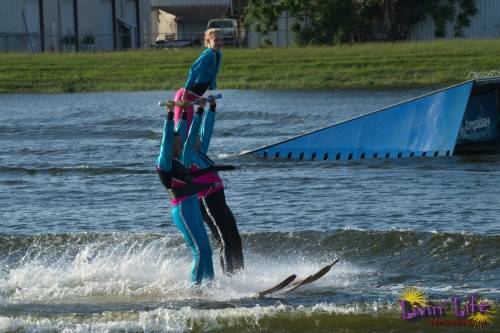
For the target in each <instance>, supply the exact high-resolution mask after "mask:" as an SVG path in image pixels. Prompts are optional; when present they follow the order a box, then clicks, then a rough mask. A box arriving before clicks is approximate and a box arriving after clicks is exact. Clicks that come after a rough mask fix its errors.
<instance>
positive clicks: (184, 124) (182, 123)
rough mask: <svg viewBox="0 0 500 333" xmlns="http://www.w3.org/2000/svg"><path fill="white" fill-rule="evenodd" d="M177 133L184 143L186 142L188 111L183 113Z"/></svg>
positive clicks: (176, 129) (178, 123)
mask: <svg viewBox="0 0 500 333" xmlns="http://www.w3.org/2000/svg"><path fill="white" fill-rule="evenodd" d="M175 131H176V132H177V133H179V134H180V136H181V139H182V142H186V138H187V113H186V111H183V112H182V115H181V119H179V121H178V122H177V127H176V128H175Z"/></svg>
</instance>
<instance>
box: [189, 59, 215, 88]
mask: <svg viewBox="0 0 500 333" xmlns="http://www.w3.org/2000/svg"><path fill="white" fill-rule="evenodd" d="M214 66H215V65H214V64H213V56H212V55H211V54H210V52H207V51H204V52H203V53H202V54H201V55H200V56H199V57H198V59H196V61H195V62H194V64H193V65H192V66H191V68H190V69H189V75H188V78H187V80H186V84H185V85H184V88H185V89H187V90H191V88H193V85H194V84H195V82H196V79H197V78H198V77H200V78H201V79H202V80H204V79H205V77H206V76H207V73H205V72H207V70H209V68H213V67H214ZM206 82H208V80H207V81H206Z"/></svg>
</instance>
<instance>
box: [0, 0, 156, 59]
mask: <svg viewBox="0 0 500 333" xmlns="http://www.w3.org/2000/svg"><path fill="white" fill-rule="evenodd" d="M150 30H151V4H150V0H9V1H7V0H2V1H0V52H26V51H28V52H47V51H73V50H74V51H85V50H99V51H105V50H114V49H126V48H140V47H149V45H150V44H151V31H150Z"/></svg>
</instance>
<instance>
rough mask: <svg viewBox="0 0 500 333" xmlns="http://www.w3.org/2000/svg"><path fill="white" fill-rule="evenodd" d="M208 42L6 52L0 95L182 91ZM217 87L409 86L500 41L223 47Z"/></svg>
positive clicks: (485, 63)
mask: <svg viewBox="0 0 500 333" xmlns="http://www.w3.org/2000/svg"><path fill="white" fill-rule="evenodd" d="M201 51H202V48H191V49H178V50H175V49H174V50H171V49H161V50H131V51H120V52H100V53H41V54H21V53H4V54H0V93H2V94H9V93H71V92H116V91H124V92H126V91H151V90H176V89H177V88H179V87H180V86H182V85H183V83H184V80H185V78H186V76H187V72H188V69H189V67H190V66H191V64H192V62H193V61H194V60H195V59H196V57H197V56H198V55H199V53H200V52H201ZM223 54H224V55H223V66H222V69H221V72H220V74H219V77H218V80H217V81H218V87H217V90H222V89H266V90H299V89H300V90H318V89H320V90H325V91H331V90H386V89H387V90H393V89H397V90H406V89H418V88H428V87H431V88H434V87H438V88H439V87H443V86H447V85H453V84H456V83H460V82H463V81H467V80H468V79H470V78H471V73H473V72H489V71H490V72H497V71H498V70H499V69H500V57H498V54H500V39H492V40H450V41H432V42H422V41H420V42H398V43H366V44H356V45H340V46H322V47H304V48H295V47H292V48H259V49H230V48H227V49H224V51H223Z"/></svg>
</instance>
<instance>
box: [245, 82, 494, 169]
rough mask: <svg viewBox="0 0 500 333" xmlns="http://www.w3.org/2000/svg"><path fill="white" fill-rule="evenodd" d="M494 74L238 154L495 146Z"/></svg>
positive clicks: (388, 153)
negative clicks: (490, 76) (492, 76)
mask: <svg viewBox="0 0 500 333" xmlns="http://www.w3.org/2000/svg"><path fill="white" fill-rule="evenodd" d="M499 115H500V78H492V79H481V80H470V81H466V82H463V83H460V84H457V85H455V86H451V87H448V88H445V89H441V90H438V91H435V92H432V93H429V94H426V95H424V96H421V97H418V98H415V99H412V100H409V101H405V102H402V103H399V104H396V105H393V106H389V107H387V108H383V109H381V110H377V111H375V112H372V113H368V114H366V115H363V116H360V117H356V118H353V119H350V120H347V121H344V122H340V123H337V124H334V125H330V126H327V127H324V128H321V129H318V130H315V131H312V132H310V133H306V134H302V135H299V136H296V137H293V138H291V139H288V140H285V141H281V142H278V143H275V144H272V145H269V146H266V147H262V148H259V149H256V150H253V151H250V152H246V153H244V154H253V155H257V156H260V157H262V158H274V159H278V158H279V159H289V160H362V159H371V158H404V157H417V156H420V157H437V156H451V155H453V154H454V153H455V152H467V151H472V150H479V151H480V150H481V149H478V147H489V148H491V147H498V146H499V145H498V143H499V132H500V130H499V128H498V127H499V124H500V122H499Z"/></svg>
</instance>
